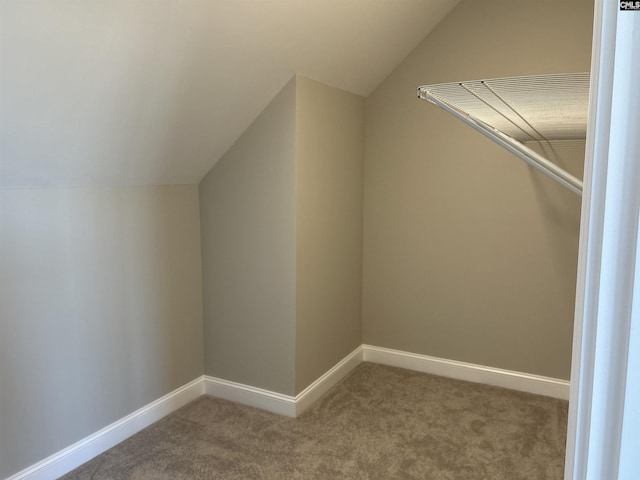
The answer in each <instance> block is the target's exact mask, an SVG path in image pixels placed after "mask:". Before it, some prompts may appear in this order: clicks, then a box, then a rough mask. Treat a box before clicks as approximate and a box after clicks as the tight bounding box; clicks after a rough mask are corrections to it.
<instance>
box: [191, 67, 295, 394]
mask: <svg viewBox="0 0 640 480" xmlns="http://www.w3.org/2000/svg"><path fill="white" fill-rule="evenodd" d="M295 88H296V82H295V78H294V79H292V80H291V81H289V83H287V85H286V86H285V87H284V88H283V89H282V90H281V91H280V93H278V95H276V97H275V98H274V99H273V100H272V102H271V103H270V104H269V105H268V106H267V108H266V109H265V110H264V111H263V112H262V113H261V114H260V115H259V116H258V118H257V119H256V121H255V122H254V123H253V124H252V125H251V126H250V127H249V128H248V129H247V130H246V131H245V132H244V133H243V134H242V136H241V137H240V139H239V140H238V141H237V142H236V143H235V144H234V145H233V147H231V149H230V150H229V151H228V152H227V153H226V154H225V155H224V156H223V157H222V159H221V160H220V161H219V162H218V163H217V164H216V165H215V166H214V167H213V169H212V170H211V171H210V172H209V173H208V174H207V175H206V176H205V178H204V179H203V181H202V182H201V183H200V187H199V190H200V214H201V217H200V218H201V228H202V269H203V292H204V295H203V298H204V345H205V373H206V374H207V375H212V376H214V377H219V378H223V379H226V380H231V381H235V382H239V383H243V384H246V385H252V386H254V387H260V388H265V389H267V390H272V391H276V392H280V393H283V394H287V395H291V394H293V393H294V389H295V385H294V362H295V249H296V245H295V243H296V234H295V102H296V93H295Z"/></svg>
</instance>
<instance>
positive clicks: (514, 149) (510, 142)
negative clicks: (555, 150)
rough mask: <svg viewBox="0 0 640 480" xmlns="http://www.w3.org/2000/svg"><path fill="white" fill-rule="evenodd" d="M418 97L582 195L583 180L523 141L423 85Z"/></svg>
mask: <svg viewBox="0 0 640 480" xmlns="http://www.w3.org/2000/svg"><path fill="white" fill-rule="evenodd" d="M418 97H419V98H421V99H424V100H428V101H430V102H431V103H433V104H435V105H437V106H438V107H440V108H442V109H443V110H446V111H447V112H449V113H451V114H452V115H454V116H455V117H457V118H459V119H460V120H462V121H463V122H464V123H466V124H467V125H469V126H470V127H472V128H474V129H475V130H477V131H478V132H480V133H482V134H483V135H484V136H485V137H487V138H489V139H491V140H493V141H494V142H496V143H497V144H498V145H500V146H501V147H503V148H505V149H507V150H508V151H510V152H511V153H513V154H514V155H516V156H517V157H518V158H520V159H521V160H524V161H525V162H527V163H528V164H529V165H531V166H532V167H534V168H536V169H538V170H539V171H541V172H542V173H544V174H545V175H547V176H548V177H550V178H551V179H552V180H555V181H556V182H558V183H559V184H561V185H563V186H564V187H566V188H568V189H569V190H571V191H572V192H574V193H576V194H578V195H582V182H581V181H580V180H579V179H577V178H576V177H574V176H573V175H571V174H570V173H569V172H567V171H565V170H563V169H562V168H560V167H558V166H557V165H556V164H554V163H552V162H550V161H549V160H547V159H546V158H544V157H543V156H541V155H539V154H538V153H536V152H534V151H533V150H531V149H530V148H528V147H526V146H525V145H523V144H522V143H520V142H518V141H517V140H514V139H513V138H511V137H510V136H508V135H506V134H504V133H502V132H501V131H500V130H496V129H495V128H493V127H491V126H490V125H487V124H486V123H484V122H483V121H481V120H479V119H477V118H474V117H472V116H471V115H468V114H466V113H464V112H461V111H460V110H458V109H457V108H455V107H453V106H452V105H450V104H448V103H447V102H445V101H444V100H442V99H441V98H439V97H438V96H436V95H433V94H432V93H429V92H428V91H426V90H425V89H423V88H422V87H421V88H419V89H418Z"/></svg>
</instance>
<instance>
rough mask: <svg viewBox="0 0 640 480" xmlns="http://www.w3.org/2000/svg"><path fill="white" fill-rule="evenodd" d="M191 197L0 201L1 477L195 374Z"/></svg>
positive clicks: (196, 297) (97, 192)
mask: <svg viewBox="0 0 640 480" xmlns="http://www.w3.org/2000/svg"><path fill="white" fill-rule="evenodd" d="M200 265H201V262H200V231H199V213H198V193H197V187H196V186H175V187H127V188H100V189H90V188H78V189H37V190H29V189H16V190H0V478H5V477H7V476H9V475H12V474H13V473H16V472H17V471H19V470H21V469H23V468H25V467H27V466H29V465H31V464H33V463H35V462H37V461H40V460H42V459H43V458H45V457H47V456H49V455H51V454H53V453H55V452H57V451H59V450H60V449H62V448H65V447H68V446H69V445H71V444H72V443H74V442H76V441H78V440H80V439H82V438H84V437H86V436H87V435H89V434H92V433H94V432H96V431H98V430H99V429H101V428H103V427H105V426H106V425H108V424H110V423H112V422H114V421H116V420H118V419H120V418H122V417H124V416H125V415H127V414H129V413H131V412H133V411H135V410H136V409H138V408H140V407H142V406H144V405H146V404H148V403H149V402H151V401H153V400H156V399H157V398H159V397H161V396H163V395H165V394H166V393H168V392H170V391H172V390H174V389H175V388H177V387H179V386H181V385H184V384H185V383H187V382H189V381H191V380H193V379H194V378H197V377H198V376H200V375H202V372H203V349H202V302H201V271H200Z"/></svg>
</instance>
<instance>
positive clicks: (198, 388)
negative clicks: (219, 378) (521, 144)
mask: <svg viewBox="0 0 640 480" xmlns="http://www.w3.org/2000/svg"><path fill="white" fill-rule="evenodd" d="M203 393H204V382H203V377H200V378H196V379H195V380H193V381H191V382H189V383H187V384H186V385H183V386H182V387H179V388H177V389H176V390H174V391H173V392H170V393H168V394H167V395H165V396H163V397H161V398H159V399H158V400H155V401H153V402H151V403H149V404H148V405H145V406H144V407H142V408H140V409H138V410H136V411H135V412H133V413H131V414H129V415H127V416H126V417H123V418H121V419H120V420H118V421H116V422H114V423H112V424H111V425H108V426H106V427H104V428H103V429H101V430H98V431H97V432H95V433H93V434H92V435H89V436H88V437H85V438H84V439H82V440H80V441H79V442H76V443H74V444H73V445H71V446H69V447H67V448H65V449H63V450H60V451H59V452H57V453H54V454H53V455H51V456H49V457H47V458H45V459H44V460H41V461H40V462H38V463H36V464H34V465H32V466H30V467H28V468H26V469H24V470H22V471H20V472H18V473H16V474H14V475H12V476H10V477H8V478H7V479H6V480H51V479H52V478H58V477H60V476H62V475H64V474H66V473H69V472H70V471H71V470H73V469H75V468H77V467H79V466H80V465H82V464H83V463H85V462H87V461H89V460H91V459H92V458H94V457H95V456H96V455H99V454H101V453H103V452H105V451H106V450H108V449H110V448H111V447H113V446H115V445H117V444H118V443H120V442H122V441H123V440H125V439H127V438H129V437H130V436H132V435H133V434H135V433H138V432H139V431H140V430H142V429H143V428H146V427H148V426H149V425H151V424H152V423H154V422H157V421H158V420H160V419H161V418H162V417H164V416H166V415H168V414H169V413H171V412H174V411H175V410H177V409H179V408H180V407H183V406H184V405H186V404H187V403H189V402H191V401H192V400H195V399H196V398H198V397H199V396H201V395H202V394H203Z"/></svg>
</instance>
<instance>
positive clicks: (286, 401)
mask: <svg viewBox="0 0 640 480" xmlns="http://www.w3.org/2000/svg"><path fill="white" fill-rule="evenodd" d="M363 361H365V362H372V363H379V364H382V365H389V366H393V367H400V368H406V369H408V370H414V371H418V372H424V373H430V374H433V375H440V376H443V377H449V378H455V379H458V380H466V381H469V382H475V383H484V384H487V385H494V386H497V387H503V388H508V389H511V390H519V391H522V392H528V393H534V394H537V395H545V396H548V397H554V398H560V399H563V400H568V399H569V382H568V381H566V380H559V379H556V378H549V377H543V376H540V375H532V374H528V373H521V372H514V371H510V370H503V369H499V368H493V367H486V366H483V365H475V364H472V363H465V362H458V361H456V360H446V359H442V358H437V357H430V356H428V355H420V354H416V353H410V352H403V351H400V350H393V349H390V348H383V347H375V346H372V345H361V346H359V347H358V348H356V349H355V350H354V351H353V352H351V353H350V354H349V355H347V356H346V357H345V358H344V359H342V360H341V361H340V362H338V363H337V364H336V365H335V366H334V367H333V368H331V369H330V370H329V371H328V372H326V373H325V374H324V375H322V376H321V377H320V378H318V379H317V380H316V381H315V382H313V383H312V384H311V385H309V386H308V387H307V388H305V389H304V390H303V391H302V392H300V393H299V394H298V395H296V396H295V397H293V396H289V395H283V394H280V393H277V392H272V391H269V390H265V389H262V388H257V387H252V386H249V385H243V384H241V383H236V382H231V381H228V380H223V379H221V378H215V377H210V376H206V375H205V376H202V377H200V378H196V379H195V380H193V381H191V382H189V383H188V384H186V385H184V386H182V387H180V388H178V389H176V390H174V391H173V392H170V393H168V394H167V395H165V396H163V397H161V398H159V399H158V400H156V401H154V402H151V403H150V404H148V405H146V406H144V407H142V408H140V409H138V410H136V411H135V412H133V413H131V414H129V415H127V416H126V417H124V418H121V419H120V420H118V421H116V422H114V423H112V424H111V425H108V426H107V427H105V428H103V429H102V430H99V431H97V432H96V433H94V434H92V435H90V436H88V437H86V438H84V439H83V440H80V441H79V442H76V443H74V444H73V445H71V446H69V447H67V448H65V449H63V450H60V451H59V452H57V453H55V454H53V455H51V456H50V457H47V458H45V459H44V460H42V461H40V462H38V463H36V464H34V465H32V466H30V467H28V468H26V469H24V470H22V471H20V472H18V473H16V474H14V475H12V476H10V477H8V478H7V479H6V480H50V479H52V478H58V477H60V476H62V475H64V474H66V473H68V472H70V471H71V470H73V469H75V468H77V467H79V466H80V465H82V464H83V463H85V462H87V461H89V460H91V459H92V458H93V457H95V456H96V455H99V454H101V453H103V452H105V451H106V450H108V449H109V448H111V447H113V446H115V445H116V444H118V443H120V442H122V441H123V440H125V439H127V438H128V437H130V436H132V435H134V434H135V433H137V432H139V431H140V430H142V429H143V428H146V427H148V426H149V425H151V424H152V423H154V422H156V421H158V420H160V419H161V418H163V417H164V416H166V415H168V414H169V413H171V412H173V411H175V410H177V409H179V408H180V407H183V406H184V405H186V404H187V403H189V402H191V401H192V400H195V399H196V398H198V397H199V396H201V395H203V394H206V395H211V396H214V397H219V398H223V399H225V400H229V401H232V402H237V403H241V404H243V405H248V406H251V407H255V408H260V409H262V410H266V411H269V412H273V413H277V414H280V415H285V416H288V417H296V416H298V415H300V414H301V413H302V412H304V411H305V410H307V409H308V408H309V407H310V406H311V405H313V404H314V403H315V402H316V401H317V400H318V399H319V398H320V397H321V396H322V395H324V394H325V393H326V392H327V391H328V390H329V389H331V388H332V387H333V386H334V385H336V384H337V383H338V382H339V381H340V380H342V378H344V377H345V376H346V375H347V374H348V373H349V372H351V370H353V369H354V368H355V367H357V366H358V365H359V364H360V363H362V362H363Z"/></svg>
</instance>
